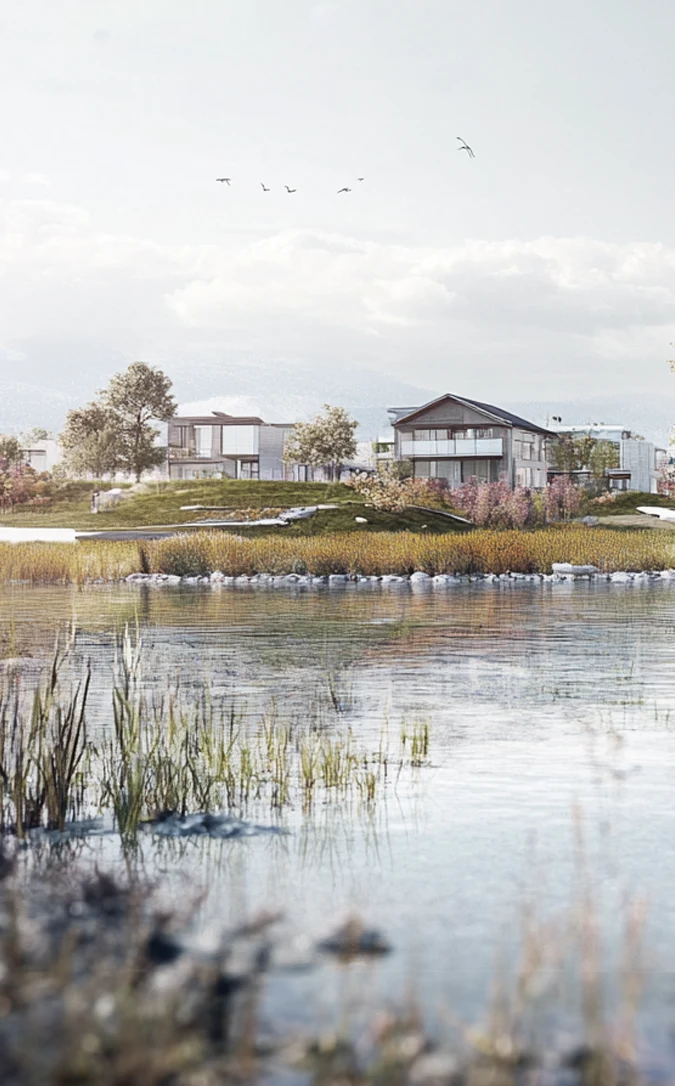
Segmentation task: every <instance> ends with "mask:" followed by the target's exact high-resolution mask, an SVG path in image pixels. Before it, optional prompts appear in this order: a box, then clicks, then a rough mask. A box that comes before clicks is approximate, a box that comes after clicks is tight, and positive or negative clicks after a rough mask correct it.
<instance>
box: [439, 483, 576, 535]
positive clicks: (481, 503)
mask: <svg viewBox="0 0 675 1086" xmlns="http://www.w3.org/2000/svg"><path fill="white" fill-rule="evenodd" d="M448 501H449V503H450V504H451V505H452V506H453V508H455V509H457V510H458V511H459V512H460V513H463V514H464V516H466V517H468V518H469V520H471V521H473V523H474V524H476V525H477V526H478V527H479V528H535V527H538V526H541V525H543V524H545V523H547V521H550V520H568V519H569V518H570V517H572V516H574V514H575V513H577V512H578V511H579V509H580V508H581V492H580V490H579V488H578V487H576V486H574V484H573V483H571V482H570V481H569V479H564V478H562V477H561V478H560V479H556V480H555V482H553V483H551V484H550V485H549V486H547V487H546V489H545V490H544V491H543V492H540V493H536V492H534V491H532V490H530V489H529V487H526V486H517V487H515V488H514V489H513V490H511V488H510V487H509V485H508V483H506V482H505V481H504V480H502V481H500V482H498V483H479V482H478V480H477V479H472V480H471V481H470V482H468V483H463V484H462V486H459V487H456V488H455V489H454V490H451V491H449V493H448Z"/></svg>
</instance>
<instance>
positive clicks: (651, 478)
mask: <svg viewBox="0 0 675 1086" xmlns="http://www.w3.org/2000/svg"><path fill="white" fill-rule="evenodd" d="M551 429H552V430H553V431H555V433H556V435H557V436H558V437H571V438H578V437H589V438H592V439H593V440H594V441H603V442H608V443H609V444H611V445H613V446H614V447H615V449H616V467H609V468H606V469H605V476H606V478H607V485H608V487H609V489H610V490H636V491H639V492H641V493H647V494H656V493H657V491H658V483H659V476H660V473H661V471H662V468H663V466H664V465H665V464H666V463H667V461H668V453H667V451H666V450H665V449H660V448H658V446H656V445H653V444H652V442H651V441H645V439H644V438H643V437H640V436H639V435H638V434H634V433H633V432H632V431H631V430H628V429H626V427H625V426H618V425H616V426H614V425H608V424H606V423H595V422H593V423H587V424H583V425H575V426H563V425H562V424H561V423H557V424H555V425H552V426H551ZM556 474H558V475H559V474H561V472H560V471H557V470H556V469H555V468H552V469H549V475H550V476H554V475H556ZM574 474H575V475H576V476H577V477H578V478H579V481H580V482H584V481H585V479H586V477H588V478H590V471H589V470H588V468H582V469H580V470H579V471H578V472H574Z"/></svg>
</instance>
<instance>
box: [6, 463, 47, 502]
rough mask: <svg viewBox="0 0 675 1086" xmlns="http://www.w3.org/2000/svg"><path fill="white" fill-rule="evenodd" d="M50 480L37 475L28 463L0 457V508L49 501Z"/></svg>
mask: <svg viewBox="0 0 675 1086" xmlns="http://www.w3.org/2000/svg"><path fill="white" fill-rule="evenodd" d="M49 489H50V480H49V477H48V476H47V475H45V474H43V475H38V474H37V472H35V471H34V470H33V468H31V467H29V466H28V464H15V463H11V462H10V461H9V460H7V459H4V458H3V459H0V509H5V510H6V509H13V508H14V506H15V505H44V504H45V503H46V502H47V501H49Z"/></svg>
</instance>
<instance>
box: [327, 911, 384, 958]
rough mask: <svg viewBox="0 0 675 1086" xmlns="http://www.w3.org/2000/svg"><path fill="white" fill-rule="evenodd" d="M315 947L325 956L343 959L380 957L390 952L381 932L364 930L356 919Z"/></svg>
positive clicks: (370, 929)
mask: <svg viewBox="0 0 675 1086" xmlns="http://www.w3.org/2000/svg"><path fill="white" fill-rule="evenodd" d="M317 945H318V949H319V950H321V951H323V952H324V953H325V954H335V955H336V956H337V957H339V958H343V959H349V958H358V957H369V958H371V957H381V956H382V955H383V954H389V953H390V952H391V950H392V947H391V944H390V943H388V942H387V940H386V939H385V937H384V936H383V935H382V933H381V932H379V931H377V929H375V928H365V927H364V926H363V924H362V923H361V921H360V920H359V919H357V918H352V919H350V920H348V921H347V922H346V924H343V925H342V927H340V928H338V930H337V931H335V932H333V934H332V935H329V936H328V937H327V938H326V939H322V940H321V942H320V943H318V944H317Z"/></svg>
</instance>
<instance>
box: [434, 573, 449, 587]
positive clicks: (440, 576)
mask: <svg viewBox="0 0 675 1086" xmlns="http://www.w3.org/2000/svg"><path fill="white" fill-rule="evenodd" d="M453 580H454V578H453V577H450V576H448V574H447V573H437V574H436V575H435V577H432V582H433V584H437V585H438V586H439V588H442V587H443V586H444V585H447V584H450V582H451V581H453Z"/></svg>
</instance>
